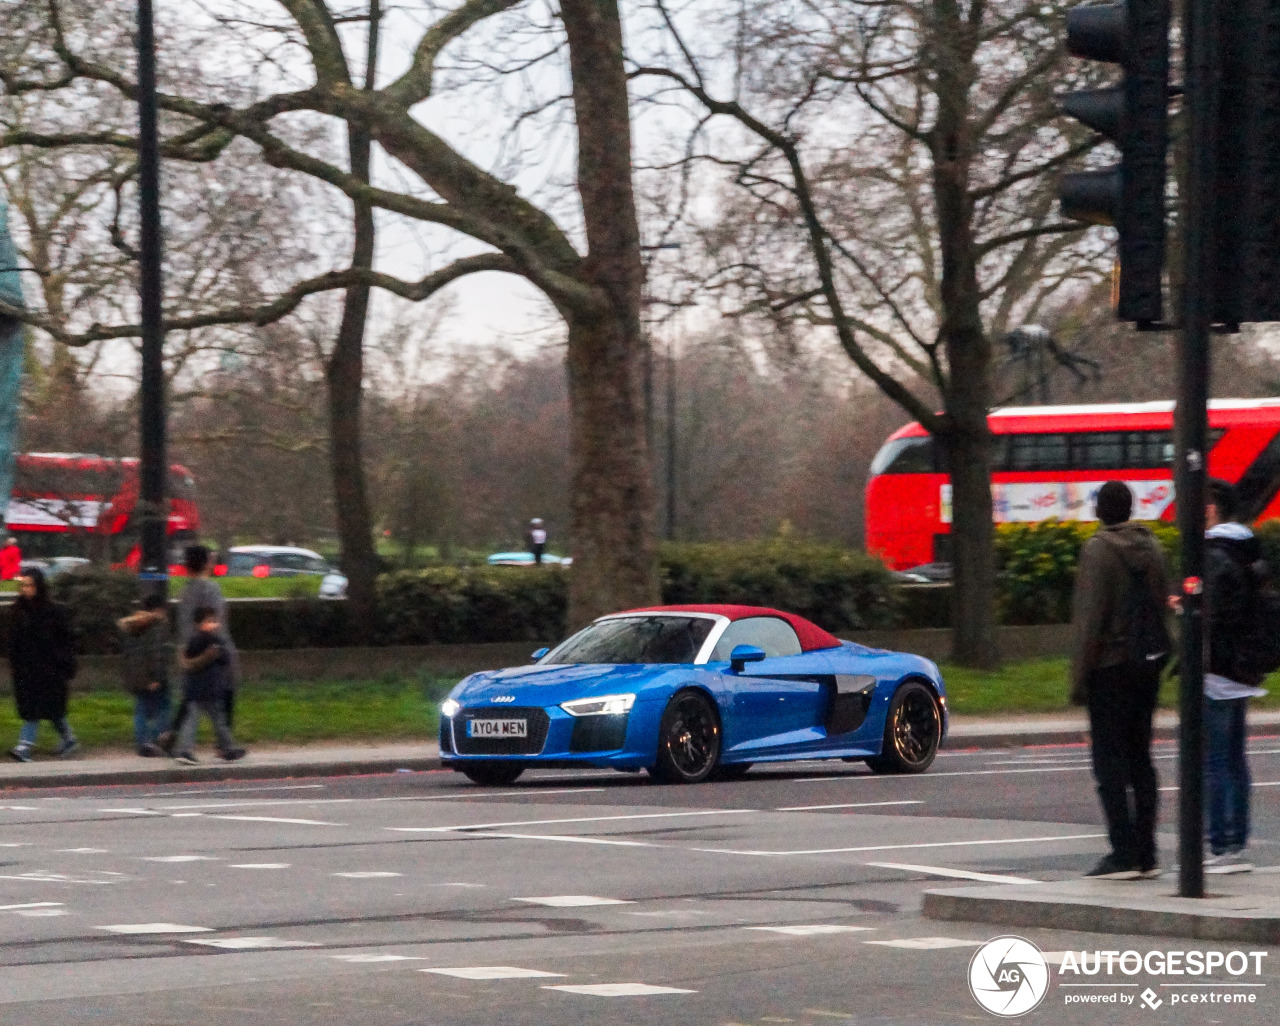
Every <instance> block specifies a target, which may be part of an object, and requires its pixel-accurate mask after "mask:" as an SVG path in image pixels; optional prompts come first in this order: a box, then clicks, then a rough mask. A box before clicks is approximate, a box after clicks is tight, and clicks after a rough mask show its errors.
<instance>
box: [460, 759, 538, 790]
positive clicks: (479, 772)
mask: <svg viewBox="0 0 1280 1026" xmlns="http://www.w3.org/2000/svg"><path fill="white" fill-rule="evenodd" d="M462 772H463V773H465V774H466V775H467V776H468V777H469V778H470V779H471V781H472V782H473V783H476V784H479V785H481V786H482V787H503V786H505V785H507V784H514V783H515V781H516V778H517V777H519V776H520V774H521V773H523V772H524V767H523V766H521V765H520V764H519V763H510V762H478V763H476V764H475V765H474V766H464V767H462Z"/></svg>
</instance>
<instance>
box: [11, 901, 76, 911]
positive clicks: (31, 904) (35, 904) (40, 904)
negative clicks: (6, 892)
mask: <svg viewBox="0 0 1280 1026" xmlns="http://www.w3.org/2000/svg"><path fill="white" fill-rule="evenodd" d="M61 906H62V902H60V901H28V902H24V903H23V904H21V905H0V912H15V911H17V910H18V909H20V908H60V907H61Z"/></svg>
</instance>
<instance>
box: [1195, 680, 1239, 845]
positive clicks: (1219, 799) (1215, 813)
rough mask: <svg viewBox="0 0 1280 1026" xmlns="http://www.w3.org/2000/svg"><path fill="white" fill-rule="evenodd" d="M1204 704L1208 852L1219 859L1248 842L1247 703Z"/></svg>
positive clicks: (1210, 702) (1234, 701)
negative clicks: (1220, 856)
mask: <svg viewBox="0 0 1280 1026" xmlns="http://www.w3.org/2000/svg"><path fill="white" fill-rule="evenodd" d="M1204 704H1205V710H1204V739H1205V762H1204V770H1205V799H1206V802H1205V804H1206V806H1207V811H1208V813H1209V850H1210V851H1211V852H1213V854H1215V855H1222V854H1224V853H1226V852H1229V851H1234V850H1236V849H1237V848H1243V847H1244V846H1245V845H1246V844H1248V842H1249V786H1250V781H1249V761H1248V759H1247V758H1246V757H1245V747H1244V744H1245V713H1246V711H1247V710H1248V707H1249V700H1248V699H1247V698H1232V699H1228V700H1225V701H1222V700H1215V699H1212V698H1209V699H1206V700H1205V703H1204Z"/></svg>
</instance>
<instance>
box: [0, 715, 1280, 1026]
mask: <svg viewBox="0 0 1280 1026" xmlns="http://www.w3.org/2000/svg"><path fill="white" fill-rule="evenodd" d="M1252 750H1253V755H1252V765H1253V768H1254V774H1255V779H1256V780H1257V782H1258V783H1259V785H1260V786H1259V787H1258V788H1257V790H1256V792H1255V814H1256V828H1255V832H1256V838H1257V839H1256V842H1255V847H1254V858H1255V861H1256V862H1257V863H1258V864H1259V866H1260V867H1267V868H1275V869H1276V871H1280V740H1269V739H1261V740H1257V741H1255V742H1253V744H1252ZM1158 753H1159V763H1158V764H1159V766H1160V770H1161V775H1162V778H1163V779H1162V782H1163V783H1164V784H1165V785H1166V786H1169V785H1171V784H1172V780H1173V774H1174V765H1175V763H1174V762H1173V749H1172V746H1169V745H1161V746H1158ZM1165 797H1166V799H1169V801H1168V803H1167V808H1166V814H1165V816H1164V825H1165V827H1166V829H1171V824H1172V822H1173V818H1174V815H1173V813H1174V803H1173V800H1172V799H1174V798H1175V797H1176V795H1175V794H1174V793H1173V792H1172V791H1166V792H1165ZM1099 823H1100V819H1099V814H1098V811H1097V808H1096V802H1095V798H1094V794H1093V786H1092V778H1091V776H1090V774H1089V771H1088V766H1087V749H1084V748H1081V747H1057V748H1045V749H1030V750H1020V751H1010V752H1001V751H981V752H957V753H947V754H944V755H943V756H942V757H940V758H939V760H938V761H937V763H936V764H935V766H934V768H933V769H932V770H931V771H930V772H929V773H928V774H926V775H924V776H920V777H905V778H904V777H876V776H872V775H870V774H869V773H868V772H867V771H866V770H865V769H864V768H863V767H862V766H861V765H845V764H841V763H837V764H835V765H834V766H833V765H831V764H818V763H805V764H795V765H791V766H788V767H786V768H784V769H779V770H767V771H762V770H754V771H753V772H752V773H751V774H750V775H749V776H748V777H747V778H746V779H745V780H743V781H741V782H739V783H726V784H710V785H702V786H697V787H659V786H655V785H651V784H649V783H648V782H647V781H646V780H645V779H644V778H643V777H630V776H622V775H618V774H598V773H597V774H593V773H569V772H564V771H556V772H545V773H538V774H530V775H527V776H526V777H525V778H522V779H521V781H520V782H519V783H517V784H516V785H513V786H511V787H508V788H500V789H492V790H485V789H480V788H476V787H474V786H472V785H470V784H469V783H468V782H466V781H465V779H464V778H462V777H460V776H458V775H456V774H453V773H451V772H447V771H446V772H435V773H411V774H391V775H387V776H376V777H358V778H350V777H345V778H329V779H319V780H315V779H312V780H307V781H263V782H254V781H240V782H235V783H228V784H208V785H189V786H174V787H131V788H122V787H116V788H95V789H87V788H86V789H66V790H59V791H40V792H27V793H23V792H12V791H11V792H5V793H4V794H3V795H2V796H0V1022H3V1023H4V1024H23V1026H25V1024H40V1026H46V1024H55V1023H56V1024H59V1026H64V1024H65V1026H74V1024H81V1023H85V1024H88V1023H93V1024H95V1026H105V1024H112V1026H114V1024H120V1026H126V1024H127V1026H179V1024H181V1026H186V1024H202V1026H203V1024H208V1026H223V1024H226V1026H232V1024H235V1026H245V1024H277V1023H279V1024H313V1023H314V1024H324V1026H329V1024H333V1026H339V1024H341V1026H365V1024H370V1026H373V1024H377V1026H399V1024H415V1026H426V1024H476V1026H481V1024H483V1026H488V1024H495V1023H501V1024H503V1026H523V1024H543V1023H555V1024H559V1023H564V1024H577V1023H606V1022H607V1023H628V1024H630V1023H645V1024H648V1023H653V1024H664V1026H665V1024H670V1023H706V1024H721V1026H725V1024H734V1023H737V1024H748V1023H751V1024H754V1023H787V1022H791V1023H802V1024H826V1023H839V1022H841V1021H844V1022H849V1023H859V1024H880V1023H893V1024H917V1023H918V1024H930V1026H933V1024H938V1023H956V1022H966V1021H977V1022H982V1021H998V1020H997V1018H996V1017H995V1016H993V1015H991V1014H989V1013H988V1012H986V1011H984V1010H983V1009H982V1008H981V1007H979V1005H978V1004H977V1002H976V1001H975V999H974V998H973V996H972V995H971V994H970V990H969V986H968V982H967V980H968V975H969V964H970V960H971V958H973V957H974V954H975V952H976V951H977V950H978V949H979V946H980V945H981V944H982V943H983V942H985V941H987V940H989V939H991V938H992V937H994V936H996V935H997V934H999V933H1000V932H1002V931H1000V930H999V929H998V928H994V927H990V926H985V925H979V924H963V923H938V922H932V921H929V920H925V919H922V918H921V917H920V915H919V907H920V896H921V893H922V892H923V890H925V889H926V888H928V887H930V886H937V885H939V884H954V883H956V882H958V881H963V880H967V879H973V880H988V879H991V878H1009V877H1013V878H1021V879H1032V880H1052V879H1063V878H1067V877H1073V876H1078V875H1079V874H1081V873H1083V872H1084V871H1085V870H1086V869H1087V868H1088V867H1089V866H1090V865H1092V863H1093V862H1094V861H1095V860H1096V858H1097V857H1098V855H1099V854H1100V853H1101V852H1102V851H1103V850H1104V841H1103V838H1102V836H1101V828H1100V826H1099ZM1162 847H1163V849H1164V850H1165V851H1166V852H1171V851H1172V850H1173V848H1174V842H1173V838H1172V837H1170V836H1164V837H1163V838H1162ZM1169 885H1170V888H1171V889H1172V887H1173V882H1172V880H1170V882H1169ZM1116 886H1117V887H1122V886H1124V884H1121V883H1117V884H1116ZM1011 932H1016V933H1018V934H1020V935H1022V936H1025V937H1026V938H1027V939H1029V940H1031V941H1033V942H1034V943H1035V944H1036V945H1038V946H1039V947H1040V948H1041V949H1042V950H1043V951H1045V952H1051V953H1059V954H1057V955H1056V956H1054V955H1051V956H1050V960H1051V961H1053V960H1054V959H1055V958H1061V957H1062V956H1061V954H1060V953H1062V952H1065V951H1075V952H1080V951H1089V952H1092V951H1094V950H1119V951H1125V950H1128V949H1133V950H1136V951H1138V952H1143V953H1145V952H1147V951H1151V950H1156V949H1159V950H1164V949H1166V948H1173V949H1179V950H1186V949H1195V948H1205V949H1212V950H1219V951H1224V952H1226V951H1230V950H1231V949H1232V948H1233V947H1243V948H1249V946H1247V945H1243V946H1242V945H1231V944H1219V945H1213V944H1208V943H1202V942H1195V941H1172V942H1170V941H1162V940H1159V939H1155V938H1125V937H1114V936H1100V935H1090V934H1082V933H1068V932H1054V931H1046V930H1027V929H1022V930H1017V931H1011ZM1249 950H1265V949H1257V948H1256V946H1254V947H1252V948H1249ZM1257 964H1258V965H1260V966H1261V973H1260V974H1256V975H1255V974H1249V975H1247V976H1238V977H1232V976H1227V975H1225V974H1224V973H1223V971H1222V970H1221V969H1220V970H1219V971H1218V974H1217V976H1216V977H1214V978H1212V980H1211V981H1210V982H1212V983H1213V984H1214V985H1215V987H1218V986H1219V985H1222V987H1221V988H1220V989H1218V990H1214V988H1201V989H1200V990H1199V991H1196V992H1195V993H1198V994H1204V995H1207V994H1208V993H1209V992H1210V991H1213V992H1214V993H1225V994H1230V995H1233V996H1234V997H1236V998H1240V997H1242V996H1243V997H1251V998H1252V1003H1243V1004H1232V1005H1229V1006H1227V1005H1222V1004H1214V1005H1212V1006H1209V1007H1205V1006H1195V1007H1189V1006H1186V1005H1181V1006H1180V1005H1176V1004H1175V1003H1174V999H1175V996H1176V997H1186V996H1188V995H1189V994H1190V993H1192V991H1191V990H1189V989H1185V984H1183V985H1181V986H1183V987H1184V989H1182V990H1178V989H1176V988H1168V987H1165V988H1160V984H1159V982H1158V981H1157V980H1155V979H1152V980H1150V981H1148V980H1147V979H1146V978H1145V977H1144V976H1142V975H1138V976H1136V977H1123V976H1116V977H1115V978H1114V979H1115V980H1116V981H1118V982H1117V984H1116V986H1115V987H1111V988H1110V989H1109V990H1105V991H1104V990H1094V991H1088V990H1085V989H1079V988H1077V989H1071V988H1069V987H1066V986H1063V983H1064V982H1066V980H1067V978H1066V976H1065V975H1060V976H1056V977H1055V978H1054V982H1053V983H1052V984H1051V985H1050V988H1049V991H1048V993H1047V996H1046V997H1045V999H1044V1000H1043V1002H1042V1003H1041V1004H1040V1005H1039V1006H1038V1007H1037V1008H1036V1009H1035V1010H1033V1011H1031V1012H1030V1013H1028V1014H1027V1015H1026V1016H1025V1017H1024V1018H1023V1019H1022V1020H1021V1021H1024V1022H1038V1023H1077V1022H1079V1023H1085V1022H1087V1023H1090V1024H1091V1026H1097V1024H1100V1023H1106V1024H1110V1023H1130V1022H1135V1023H1136V1022H1144V1023H1157V1022H1169V1023H1173V1022H1177V1023H1184V1022H1185V1023H1197V1024H1198V1023H1211V1022H1223V1023H1274V1022H1276V1021H1277V1020H1278V1019H1280V949H1269V950H1268V954H1267V956H1266V957H1265V958H1261V959H1258V960H1257ZM1098 978H1099V979H1100V978H1101V977H1098ZM1076 979H1082V980H1088V979H1090V978H1089V977H1076ZM1183 979H1187V978H1185V977H1184V978H1183ZM1134 981H1137V983H1138V985H1137V986H1134ZM1241 981H1248V982H1249V984H1250V986H1249V987H1248V988H1243V987H1241V986H1240V982H1241ZM1148 982H1150V983H1152V984H1154V985H1155V986H1156V987H1157V988H1158V990H1153V991H1152V993H1153V994H1156V995H1157V999H1158V1000H1159V1002H1160V1003H1159V1006H1158V1007H1157V1008H1155V1009H1151V1008H1148V1007H1144V1006H1142V1005H1141V1004H1140V1003H1139V1002H1138V1001H1137V998H1138V997H1139V995H1140V993H1142V992H1143V988H1144V987H1146V986H1147V984H1148ZM1122 983H1123V984H1127V988H1126V987H1122V986H1121V985H1120V984H1122ZM1228 983H1231V984H1235V985H1236V989H1234V990H1232V989H1231V988H1226V987H1225V984H1228ZM1264 985H1265V986H1264ZM1084 994H1098V995H1100V996H1106V995H1108V994H1114V995H1118V996H1117V997H1116V1001H1117V1003H1116V1004H1107V1003H1102V1004H1090V1005H1082V1004H1079V1003H1075V1002H1076V1000H1077V999H1078V998H1079V997H1080V995H1084ZM1069 998H1070V999H1072V1002H1073V1003H1068V999H1069ZM1126 999H1128V1001H1129V1002H1130V1003H1128V1004H1123V1003H1120V1002H1122V1001H1124V1000H1126Z"/></svg>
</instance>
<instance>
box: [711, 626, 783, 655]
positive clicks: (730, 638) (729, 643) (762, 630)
mask: <svg viewBox="0 0 1280 1026" xmlns="http://www.w3.org/2000/svg"><path fill="white" fill-rule="evenodd" d="M738 645H755V646H756V648H762V649H764V654H765V655H766V656H769V657H770V658H773V657H774V656H789V655H799V654H800V652H801V649H800V639H799V638H798V637H796V632H795V631H794V630H793V629H792V627H791V624H789V623H787V622H786V620H779V619H778V618H777V617H776V616H749V617H747V618H746V619H745V620H735V621H734V622H733V623H731V624H729V626H728V627H726V628H725V631H724V633H723V634H721V635H720V640H719V641H717V642H716V647H715V651H713V652H712V653H711V661H712V662H722V661H724V660H727V659H728V658H729V653H731V652H732V651H733V650H734V648H735V647H736V646H738Z"/></svg>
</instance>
